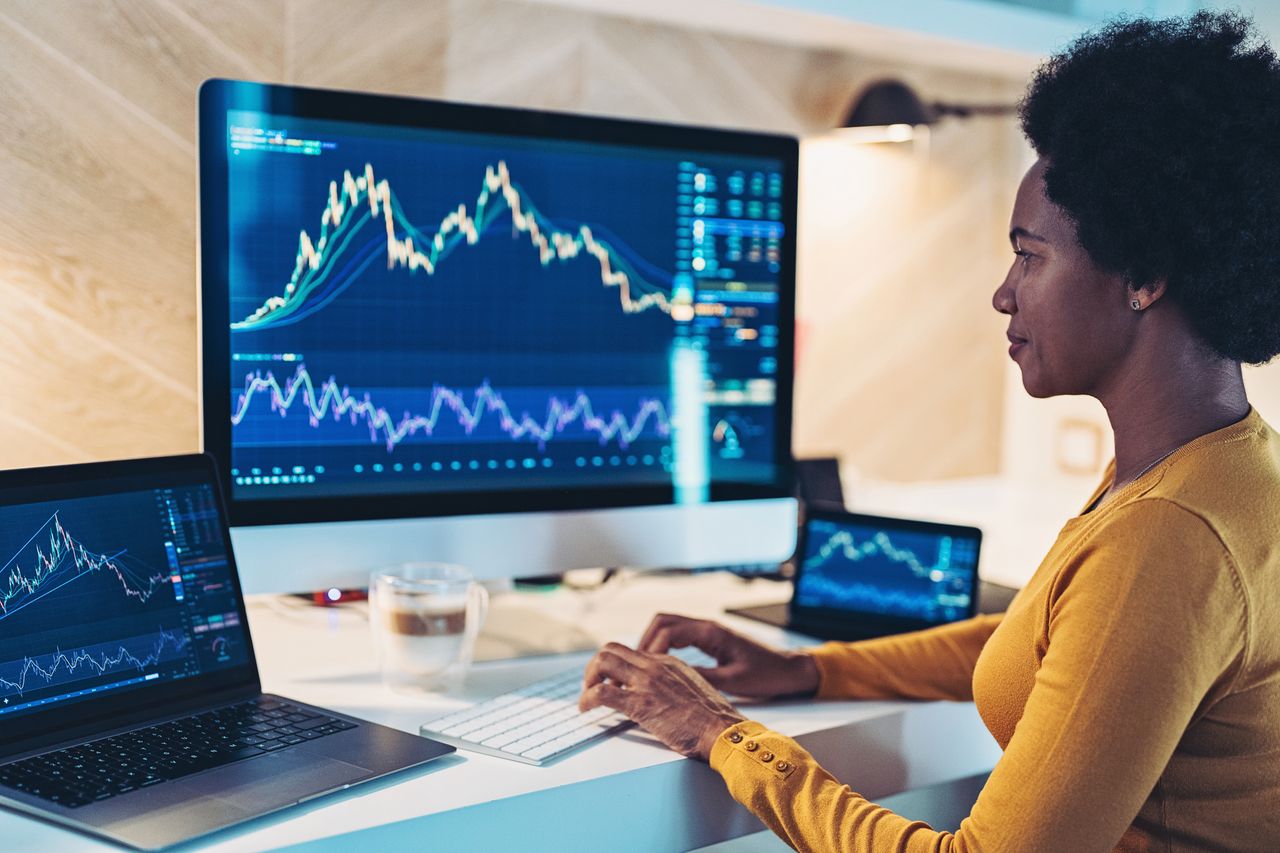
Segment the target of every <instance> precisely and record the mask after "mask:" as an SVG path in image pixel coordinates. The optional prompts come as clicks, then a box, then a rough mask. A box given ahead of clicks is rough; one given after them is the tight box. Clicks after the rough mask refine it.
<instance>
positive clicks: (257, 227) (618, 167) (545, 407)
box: [227, 111, 784, 499]
mask: <svg viewBox="0 0 1280 853" xmlns="http://www.w3.org/2000/svg"><path fill="white" fill-rule="evenodd" d="M228 132H229V136H228V139H227V145H228V151H229V154H228V162H229V165H228V191H229V205H228V210H229V217H230V221H229V223H228V224H229V235H230V266H229V276H230V288H229V293H230V317H231V324H230V330H229V332H230V340H231V347H230V356H231V364H230V369H231V421H232V460H231V462H232V489H233V494H235V495H236V496H237V497H241V498H245V497H249V498H259V499H262V498H266V499H270V498H287V497H292V496H304V497H305V496H314V497H321V496H342V495H359V494H373V493H378V494H385V493H387V492H393V493H394V492H396V491H404V492H422V491H451V492H456V491H459V490H461V491H466V490H484V491H490V490H495V489H509V488H559V487H565V486H569V487H572V486H605V485H608V486H616V485H646V484H647V485H660V484H669V483H671V482H672V478H673V471H674V469H675V466H676V459H675V458H674V457H675V454H676V453H677V452H678V450H679V448H680V435H681V431H682V430H685V435H686V439H688V437H689V436H694V440H696V441H697V442H698V443H699V445H700V446H699V448H698V453H697V454H694V458H697V459H704V460H705V465H706V467H707V469H708V470H707V477H708V479H711V480H723V481H733V482H744V483H753V482H760V483H770V482H774V481H775V479H776V464H777V461H778V460H776V459H775V458H774V457H775V410H774V402H775V399H776V380H777V370H778V346H779V331H778V320H779V276H780V272H781V269H782V258H781V255H780V253H781V251H782V245H783V240H782V238H783V219H784V211H783V204H784V202H783V196H784V192H783V165H782V163H781V162H779V161H774V160H771V159H764V158H753V157H745V156H744V157H736V158H735V157H728V156H723V155H716V156H710V155H700V154H697V153H696V152H686V153H681V152H673V151H658V150H653V149H641V148H631V147H627V146H617V145H603V144H591V145H587V144H585V143H579V142H568V141H554V140H531V139H526V138H520V137H500V136H488V135H478V134H464V133H460V132H452V131H439V130H423V129H415V128H394V127H387V126H382V125H363V124H355V123H347V122H336V121H327V120H326V121H321V120H313V119H301V118H296V117H289V116H277V115H269V114H263V113H253V112H239V111H235V112H231V113H230V114H229V122H228ZM693 409H696V410H697V417H694V416H692V415H691V412H692V411H693ZM695 427H696V430H695ZM691 430H692V432H691Z"/></svg>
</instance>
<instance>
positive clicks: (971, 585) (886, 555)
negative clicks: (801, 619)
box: [792, 512, 982, 624]
mask: <svg viewBox="0 0 1280 853" xmlns="http://www.w3.org/2000/svg"><path fill="white" fill-rule="evenodd" d="M981 541H982V534H981V532H980V531H978V530H977V529H976V528H970V527H959V526H955V525H938V524H930V523H926V522H914V521H907V520H905V519H902V520H900V519H889V518H877V517H874V516H864V515H854V514H849V513H839V512H832V513H826V512H823V513H813V514H811V515H810V516H809V518H808V519H807V520H806V523H805V531H804V546H803V548H804V550H803V555H802V560H801V563H800V566H799V571H798V573H797V577H796V586H795V594H794V597H793V600H792V606H793V607H797V608H801V609H807V610H823V611H830V612H834V611H849V612H854V613H858V614H866V615H868V616H871V617H876V618H881V617H882V618H885V619H894V620H907V621H910V622H919V623H922V624H940V623H943V622H953V621H955V620H957V619H964V618H967V617H969V616H972V615H973V609H974V601H975V592H976V586H977V578H978V549H979V546H980V544H981Z"/></svg>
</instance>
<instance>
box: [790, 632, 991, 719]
mask: <svg viewBox="0 0 1280 853" xmlns="http://www.w3.org/2000/svg"><path fill="white" fill-rule="evenodd" d="M1000 619H1001V616H999V615H989V616H977V617H975V618H973V619H966V620H964V621H963V622H955V623H953V624H950V625H942V626H940V627H938V628H930V629H928V630H925V631H916V632H914V633H910V634H899V635H897V636H893V637H880V638H877V639H874V640H863V641H861V642H857V643H826V644H824V645H822V646H819V647H818V648H816V649H814V650H813V651H812V652H811V654H812V655H813V659H814V662H815V663H816V664H817V666H818V696H819V697H820V698H823V699H950V700H952V701H956V702H968V701H970V700H972V699H973V667H974V665H975V664H976V663H977V662H978V655H980V654H982V647H983V645H985V644H986V642H987V638H988V637H990V636H991V632H992V631H994V630H995V629H996V626H997V625H999V624H1000Z"/></svg>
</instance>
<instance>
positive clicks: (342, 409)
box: [231, 365, 671, 453]
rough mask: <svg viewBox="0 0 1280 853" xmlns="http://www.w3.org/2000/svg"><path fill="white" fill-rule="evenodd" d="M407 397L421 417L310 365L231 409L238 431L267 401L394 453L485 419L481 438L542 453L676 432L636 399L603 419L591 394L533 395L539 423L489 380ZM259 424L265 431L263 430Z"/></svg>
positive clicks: (248, 390) (262, 385) (251, 391)
mask: <svg viewBox="0 0 1280 853" xmlns="http://www.w3.org/2000/svg"><path fill="white" fill-rule="evenodd" d="M402 393H406V394H412V397H413V398H414V400H415V401H420V402H421V403H422V406H421V408H420V410H419V411H418V412H416V413H415V412H412V411H410V410H409V409H408V408H406V409H405V410H404V411H403V414H402V415H399V416H397V415H393V414H392V413H391V411H390V409H389V407H384V406H380V405H379V404H378V403H377V402H375V401H374V400H373V398H372V397H371V396H370V395H369V394H368V393H365V394H360V393H358V392H353V391H352V390H351V389H350V388H348V387H347V386H345V385H342V384H341V383H339V382H338V380H337V379H336V378H334V377H330V378H328V379H326V380H324V381H323V382H321V383H320V384H319V386H317V384H316V382H315V380H314V379H313V378H312V376H311V374H310V372H308V370H307V368H306V365H299V366H298V367H297V369H296V370H295V371H294V374H293V375H292V376H291V377H289V378H288V379H286V380H284V382H283V383H282V382H281V381H280V380H279V379H278V378H276V377H275V376H274V375H273V374H272V373H271V372H270V371H267V372H265V373H263V372H261V371H255V372H253V373H250V374H248V375H247V376H246V378H245V384H244V388H243V390H242V391H241V392H240V394H239V396H238V398H237V400H236V402H235V405H234V407H233V409H232V414H231V423H232V425H233V426H237V427H241V426H249V422H248V421H247V420H246V419H247V418H249V417H250V412H251V408H253V407H254V406H255V402H254V401H255V399H257V398H259V397H265V398H266V399H265V401H264V403H259V404H256V408H257V409H258V410H262V409H263V408H264V407H265V408H266V409H268V410H269V411H270V412H271V413H274V414H275V415H278V416H279V417H280V418H286V417H289V416H290V415H291V413H293V412H296V414H294V415H293V417H302V418H305V419H306V422H307V424H308V426H309V427H310V428H311V429H313V430H317V431H319V430H321V429H322V428H325V427H326V425H327V424H342V423H343V422H344V421H345V422H346V423H347V424H348V425H354V426H359V427H362V428H365V429H367V430H368V441H369V442H371V443H372V442H381V443H382V444H384V445H385V446H386V448H387V452H388V453H390V452H392V451H394V450H395V448H396V446H397V445H399V444H400V443H401V442H404V441H407V440H408V439H410V438H412V437H414V436H415V435H423V436H432V435H434V434H435V433H436V432H437V431H438V430H440V429H442V428H443V427H444V426H445V425H446V424H456V425H457V426H458V427H460V428H461V429H462V431H463V433H464V435H467V436H472V435H480V430H481V427H482V425H484V424H485V423H486V419H487V421H489V422H491V423H492V427H491V428H490V429H489V430H488V434H484V435H481V437H488V438H502V437H505V438H507V439H510V440H512V441H531V442H534V443H536V444H537V445H538V447H539V448H545V446H546V444H547V443H548V442H550V441H552V440H553V439H555V438H557V437H558V436H563V435H565V434H566V433H567V432H568V431H569V430H570V429H573V428H576V429H578V430H580V431H581V432H583V433H585V434H590V435H592V436H594V437H596V438H597V439H598V441H599V443H600V444H602V445H603V444H608V443H609V442H611V441H616V442H617V443H618V446H620V447H624V448H625V447H627V446H629V445H630V444H631V443H633V442H634V441H636V439H638V438H639V437H640V436H641V435H643V434H645V433H646V432H650V433H652V434H654V435H657V436H662V437H666V436H668V435H669V434H670V432H671V420H670V417H669V415H668V412H667V407H666V405H665V404H664V403H663V402H662V400H660V399H657V398H656V397H646V396H641V397H639V398H637V399H635V400H634V401H633V405H634V414H631V415H626V414H624V413H623V412H622V411H621V410H620V409H618V408H614V409H613V411H611V412H609V413H608V414H601V413H600V412H598V411H597V408H599V407H598V406H597V405H596V404H595V403H593V401H592V397H591V396H590V395H589V394H588V393H587V392H586V391H578V392H577V393H575V394H570V395H565V396H564V397H560V396H556V395H547V394H546V393H545V392H541V393H539V392H534V394H533V395H532V396H533V397H534V398H535V399H536V398H541V399H542V400H544V401H545V402H544V404H543V405H544V407H545V408H544V411H545V415H542V416H540V417H535V416H533V415H531V414H529V411H528V410H527V409H525V408H520V407H517V406H514V405H511V404H509V403H508V401H507V399H505V398H504V395H503V393H502V392H501V391H498V390H496V389H494V388H493V387H492V386H490V385H489V384H488V383H487V382H486V383H484V384H482V385H481V386H480V387H478V388H476V389H475V391H474V392H473V393H471V395H470V400H468V399H467V396H468V395H467V394H466V393H464V392H462V391H458V390H455V389H452V388H447V387H444V386H442V385H436V386H434V387H432V388H431V389H430V390H426V389H422V390H421V391H418V392H413V391H412V390H411V391H408V392H402ZM446 415H447V416H448V418H446ZM256 425H257V426H258V428H259V429H261V430H262V431H264V432H265V427H264V426H261V425H260V424H256ZM329 429H330V430H331V429H332V427H329ZM316 437H317V440H324V441H326V442H327V441H331V440H332V433H329V434H328V435H325V436H321V435H320V434H319V433H317V436H316ZM239 440H240V441H242V442H244V443H250V442H252V441H253V440H254V436H252V435H249V434H247V433H244V432H242V433H241V438H240V439H239Z"/></svg>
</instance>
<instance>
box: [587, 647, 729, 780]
mask: <svg viewBox="0 0 1280 853" xmlns="http://www.w3.org/2000/svg"><path fill="white" fill-rule="evenodd" d="M600 705H605V706H607V707H609V708H613V709H614V710H616V711H621V712H622V713H623V714H625V715H627V717H629V718H630V719H632V720H634V721H635V722H636V723H638V724H639V725H640V727H641V728H643V729H644V730H645V731H647V732H649V733H650V734H652V735H653V736H654V737H656V738H657V739H658V740H660V741H662V742H663V743H664V744H666V745H667V746H669V747H671V748H672V749H674V750H675V751H676V752H678V753H680V754H681V755H685V756H687V757H689V758H698V759H701V760H703V761H707V760H708V759H709V758H710V757H711V747H712V746H713V745H714V744H715V740H716V737H717V736H719V734H720V733H721V732H722V731H724V730H725V729H727V728H728V727H729V726H732V725H734V724H735V723H740V722H742V721H743V720H744V719H746V718H745V717H743V716H742V715H741V714H739V713H738V712H737V711H736V710H734V707H733V706H732V705H730V704H729V703H728V702H727V701H725V698H724V697H723V696H721V695H720V692H719V691H718V690H716V689H715V688H714V687H712V686H711V685H710V684H708V683H707V682H706V680H705V679H704V678H702V677H701V676H700V675H698V673H696V672H694V671H693V668H692V667H690V666H689V665H688V664H686V663H684V662H683V661H680V660H677V659H675V658H673V657H671V656H670V655H665V654H650V653H647V652H639V651H636V650H635V649H629V648H627V647H626V646H624V645H621V644H619V643H609V644H608V645H607V646H605V647H604V648H603V649H601V650H600V653H599V654H597V655H596V656H595V657H594V658H592V659H591V662H590V663H588V664H587V672H586V677H585V679H584V680H583V691H582V697H581V698H580V699H579V700H578V707H579V709H581V710H582V711H589V710H591V709H592V708H595V707H598V706H600Z"/></svg>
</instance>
